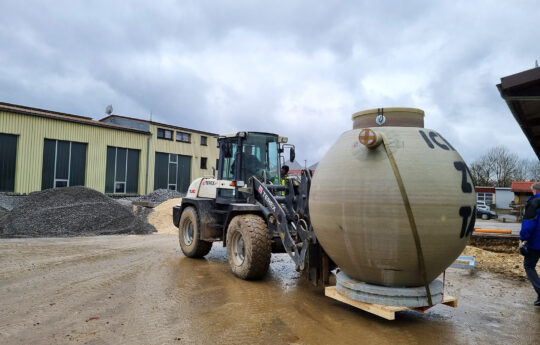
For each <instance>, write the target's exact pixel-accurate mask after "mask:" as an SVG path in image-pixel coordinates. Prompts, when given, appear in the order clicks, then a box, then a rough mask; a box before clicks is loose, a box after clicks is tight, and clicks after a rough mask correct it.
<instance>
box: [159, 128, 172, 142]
mask: <svg viewBox="0 0 540 345" xmlns="http://www.w3.org/2000/svg"><path fill="white" fill-rule="evenodd" d="M172 133H173V131H171V130H169V129H164V128H158V129H157V137H158V138H159V139H165V140H172Z"/></svg>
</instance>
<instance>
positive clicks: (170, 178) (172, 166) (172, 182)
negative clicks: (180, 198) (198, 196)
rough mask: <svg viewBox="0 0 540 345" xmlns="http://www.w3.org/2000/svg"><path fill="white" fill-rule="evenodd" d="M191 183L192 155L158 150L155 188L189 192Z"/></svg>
mask: <svg viewBox="0 0 540 345" xmlns="http://www.w3.org/2000/svg"><path fill="white" fill-rule="evenodd" d="M190 183H191V156H184V155H177V154H173V153H161V152H156V159H155V170H154V190H156V189H171V190H177V191H179V192H181V193H185V192H187V189H188V187H189V184H190Z"/></svg>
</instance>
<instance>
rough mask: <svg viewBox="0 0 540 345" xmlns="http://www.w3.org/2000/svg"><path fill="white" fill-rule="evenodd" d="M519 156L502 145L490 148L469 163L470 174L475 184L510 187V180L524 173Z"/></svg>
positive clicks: (519, 177) (518, 177)
mask: <svg viewBox="0 0 540 345" xmlns="http://www.w3.org/2000/svg"><path fill="white" fill-rule="evenodd" d="M520 163H521V162H520V159H519V157H518V156H517V155H516V154H514V153H511V152H510V151H508V149H507V148H506V147H504V146H497V147H493V148H491V149H490V150H489V151H488V152H487V153H486V154H485V155H483V156H482V157H480V158H479V159H477V160H475V161H474V162H473V163H472V164H471V169H470V170H471V175H472V177H473V180H474V183H475V185H477V186H491V187H510V185H511V184H512V181H514V180H516V179H521V177H522V176H523V174H526V172H525V171H523V169H521V166H520Z"/></svg>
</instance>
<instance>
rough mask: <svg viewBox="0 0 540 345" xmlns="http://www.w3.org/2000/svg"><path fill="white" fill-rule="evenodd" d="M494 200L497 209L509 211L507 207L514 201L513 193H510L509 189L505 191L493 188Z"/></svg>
mask: <svg viewBox="0 0 540 345" xmlns="http://www.w3.org/2000/svg"><path fill="white" fill-rule="evenodd" d="M495 199H496V206H497V208H500V209H510V206H508V205H509V204H510V203H511V202H512V201H514V192H512V191H510V188H507V189H498V188H495Z"/></svg>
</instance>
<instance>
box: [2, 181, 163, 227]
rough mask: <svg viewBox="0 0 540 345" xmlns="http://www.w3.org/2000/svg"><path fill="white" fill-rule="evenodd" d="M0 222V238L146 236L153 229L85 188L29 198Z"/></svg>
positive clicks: (110, 200) (67, 188) (110, 201)
mask: <svg viewBox="0 0 540 345" xmlns="http://www.w3.org/2000/svg"><path fill="white" fill-rule="evenodd" d="M0 217H3V220H2V221H0V237H68V236H94V235H115V234H149V233H152V232H155V231H156V229H155V228H154V227H153V226H152V225H150V224H148V223H147V222H145V221H144V220H142V219H140V218H139V217H137V216H136V215H134V214H133V213H132V212H131V210H130V209H128V208H126V207H125V206H122V205H120V204H119V203H118V202H116V201H115V200H113V199H111V198H109V197H108V196H106V195H104V194H102V193H100V192H98V191H95V190H93V189H90V188H86V187H66V188H56V189H47V190H43V191H39V192H34V193H31V194H29V195H28V196H27V197H26V198H25V199H24V201H23V203H22V204H20V205H18V206H15V207H14V208H13V210H12V211H11V212H9V213H8V214H7V216H6V215H4V216H1V215H0Z"/></svg>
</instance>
